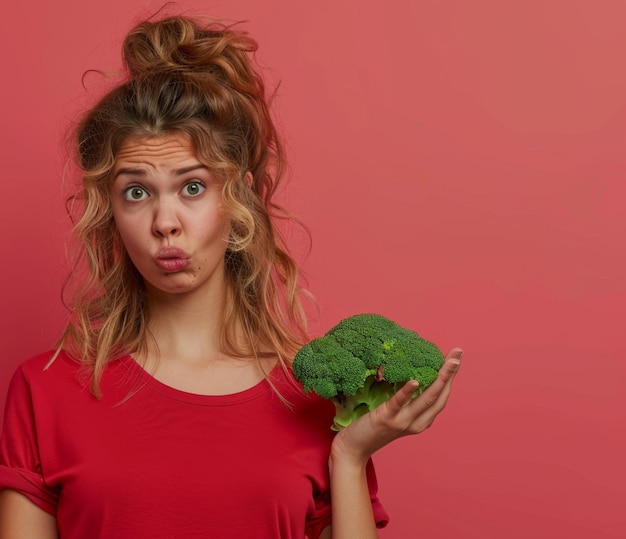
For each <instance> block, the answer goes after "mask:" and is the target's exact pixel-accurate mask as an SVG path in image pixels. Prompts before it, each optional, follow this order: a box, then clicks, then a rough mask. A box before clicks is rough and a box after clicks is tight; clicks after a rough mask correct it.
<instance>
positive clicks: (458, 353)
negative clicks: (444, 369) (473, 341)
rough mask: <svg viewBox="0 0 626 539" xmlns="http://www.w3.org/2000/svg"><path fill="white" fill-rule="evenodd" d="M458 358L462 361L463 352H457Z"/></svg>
mask: <svg viewBox="0 0 626 539" xmlns="http://www.w3.org/2000/svg"><path fill="white" fill-rule="evenodd" d="M456 357H457V359H461V358H462V357H463V350H461V351H460V352H457V353H456Z"/></svg>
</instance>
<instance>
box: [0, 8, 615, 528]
mask: <svg viewBox="0 0 626 539" xmlns="http://www.w3.org/2000/svg"><path fill="white" fill-rule="evenodd" d="M159 5H160V4H159V3H155V4H147V3H146V2H144V1H142V0H123V1H122V0H108V1H106V2H104V1H99V2H94V1H92V0H57V1H55V2H48V1H46V0H34V1H30V2H12V3H10V4H9V3H3V5H2V7H1V8H0V11H1V13H0V50H2V75H1V83H0V96H1V99H0V118H2V131H1V132H2V144H0V153H1V158H2V159H1V165H0V223H1V225H2V234H0V253H2V261H1V265H0V287H1V291H0V298H2V299H1V301H2V309H1V314H0V316H1V323H0V328H1V329H0V332H1V341H0V343H1V346H2V350H3V354H2V357H1V359H0V397H2V400H3V397H4V394H5V392H6V386H7V384H8V379H9V376H10V374H11V373H12V372H13V370H14V369H15V367H16V366H17V364H18V363H19V362H21V361H23V360H24V359H26V358H28V357H29V356H31V355H32V354H34V353H36V352H39V351H41V350H44V349H47V348H49V347H50V346H51V345H52V343H53V341H54V339H55V337H56V335H57V334H58V332H59V330H60V328H61V327H62V324H63V319H64V314H63V309H62V307H61V304H60V300H59V290H60V286H61V283H62V280H63V277H64V275H65V272H66V264H65V260H64V252H63V249H64V247H63V245H64V238H65V234H66V232H67V230H68V223H67V219H66V218H65V215H64V210H63V196H62V193H63V188H62V184H61V181H62V171H63V161H64V154H63V151H62V149H61V148H62V146H61V145H60V142H59V141H60V140H61V139H62V137H63V136H64V132H65V130H66V129H67V127H68V125H69V124H71V122H72V121H73V119H74V118H75V117H76V113H77V111H78V110H79V109H80V105H81V103H84V101H85V97H84V96H85V92H84V90H83V89H82V87H81V82H80V79H81V73H82V72H83V71H85V70H86V69H89V68H100V69H105V70H106V69H110V70H113V69H115V68H117V67H118V66H119V52H118V51H119V42H120V39H121V37H122V36H123V35H124V33H125V31H126V30H128V28H129V27H130V25H131V23H132V22H133V21H134V20H136V18H137V17H138V16H141V15H147V14H149V13H151V12H152V11H154V10H155V9H156V8H157V7H159ZM184 7H186V8H192V9H197V10H202V11H204V12H209V13H211V14H214V15H216V16H218V17H225V18H228V19H247V20H248V21H249V22H248V23H247V28H248V29H249V31H250V32H251V33H252V34H253V35H254V36H255V37H256V38H257V39H258V40H259V42H260V44H261V51H260V59H261V61H262V62H263V63H264V64H265V65H267V66H268V68H269V69H268V73H267V75H268V78H269V79H270V80H273V81H277V80H279V79H282V84H281V86H280V89H279V92H278V96H277V99H276V105H277V107H278V109H277V112H278V116H279V119H280V123H281V126H282V129H283V131H284V133H285V138H286V141H287V144H288V151H289V156H290V161H291V166H292V173H291V178H290V183H289V191H288V193H287V194H286V195H285V197H286V200H287V203H288V204H289V205H290V206H291V208H292V209H293V210H294V211H295V212H296V213H298V214H299V215H300V216H301V217H302V218H303V219H304V221H305V222H307V223H308V225H309V226H310V228H311V230H312V232H313V238H314V242H313V249H312V252H311V254H310V256H309V257H308V259H307V260H306V263H305V267H306V270H307V272H308V275H309V280H310V286H311V289H312V291H313V292H314V293H315V294H316V296H317V298H318V301H319V305H320V312H321V316H320V317H319V321H318V322H317V323H316V327H317V328H318V329H319V330H324V329H326V328H328V327H329V326H330V325H331V324H333V323H335V322H336V321H337V320H339V319H340V318H341V317H343V316H346V315H349V314H353V313H356V312H365V311H374V312H380V313H383V314H386V315H388V316H390V317H392V318H395V319H396V320H397V321H399V322H400V323H403V324H405V325H408V326H410V327H412V328H414V329H416V330H417V331H419V332H421V333H422V334H423V335H424V336H426V337H428V338H430V339H431V340H433V341H435V342H436V343H437V344H439V345H440V347H441V348H443V349H445V350H447V349H449V348H450V347H452V346H455V345H459V346H462V347H464V348H465V350H466V356H465V363H464V367H463V369H462V372H461V374H460V375H459V377H458V379H457V383H456V387H455V393H454V395H453V398H452V400H451V402H450V405H449V408H448V409H447V410H446V413H445V414H444V416H442V417H441V418H440V419H439V420H438V421H437V423H436V424H435V425H434V426H433V428H432V429H430V430H429V431H428V432H426V433H425V434H423V435H421V436H419V437H415V438H410V439H409V438H407V439H403V440H401V441H399V442H398V443H396V444H395V445H394V446H391V447H388V448H385V449H383V450H382V451H381V453H380V454H379V455H378V459H377V461H376V462H377V466H378V472H379V479H380V495H381V497H382V499H383V500H384V502H385V504H386V506H387V508H388V510H389V512H390V514H391V517H392V522H391V524H390V526H389V528H388V529H387V530H385V531H384V532H382V533H381V537H382V538H384V539H391V538H394V539H408V538H412V537H416V536H424V537H429V538H430V539H452V538H455V539H456V538H461V539H464V538H479V539H491V538H494V539H495V538H510V539H513V538H515V539H517V538H519V539H522V538H524V539H526V538H528V537H534V538H555V537H567V538H571V539H579V538H580V539H604V538H623V537H626V516H625V512H624V506H625V500H626V486H625V480H626V472H625V466H624V458H623V455H624V453H625V450H626V443H625V441H626V429H625V420H626V390H625V389H624V385H625V384H624V379H625V376H626V367H625V365H626V360H625V358H624V350H623V343H624V338H623V336H624V329H623V328H624V322H625V320H626V312H625V311H626V309H625V305H626V279H625V275H626V254H625V245H626V219H625V217H624V209H623V208H624V200H625V199H626V182H625V174H626V153H625V151H624V148H625V147H626V107H625V105H626V33H625V32H624V29H623V28H624V22H623V21H624V20H625V18H626V5H625V4H624V3H623V2H619V1H608V0H607V1H600V2H598V1H597V0H526V1H525V2H502V1H501V0H474V1H472V2H467V1H465V0H457V1H447V0H437V1H435V0H395V1H394V2H377V1H369V2H363V1H362V0H339V1H338V0H332V1H331V0H319V1H317V2H304V1H300V0H297V1H294V0H290V1H287V0H284V1H280V0H265V1H263V2H259V1H255V0H228V1H226V0H223V1H220V0H216V1H213V2H201V1H191V0H190V1H189V2H188V3H187V4H186V5H185V6H184ZM87 86H88V87H90V88H91V89H94V88H96V89H97V87H98V83H97V79H96V78H93V77H91V78H88V79H87Z"/></svg>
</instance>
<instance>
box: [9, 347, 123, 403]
mask: <svg viewBox="0 0 626 539" xmlns="http://www.w3.org/2000/svg"><path fill="white" fill-rule="evenodd" d="M116 363H118V360H112V361H111V362H110V363H109V364H108V365H107V367H106V368H105V369H106V371H110V370H111V367H112V366H113V364H116ZM91 373H92V368H91V366H90V365H88V364H86V363H83V362H81V361H79V360H78V359H75V358H74V357H72V356H71V355H70V354H68V353H67V352H66V351H64V350H61V351H59V352H57V351H55V350H48V351H46V352H42V353H40V354H37V355H35V356H32V357H30V358H29V359H27V360H25V361H23V362H22V363H20V364H19V365H18V366H17V368H16V369H15V372H14V375H13V385H15V384H18V385H25V386H27V387H28V388H30V391H31V392H39V391H43V392H45V393H46V394H48V396H49V397H53V395H52V394H53V393H55V392H60V393H61V394H62V393H63V392H64V391H67V390H68V389H70V388H76V387H77V386H78V387H79V388H80V389H84V388H87V387H88V386H89V383H90V379H91Z"/></svg>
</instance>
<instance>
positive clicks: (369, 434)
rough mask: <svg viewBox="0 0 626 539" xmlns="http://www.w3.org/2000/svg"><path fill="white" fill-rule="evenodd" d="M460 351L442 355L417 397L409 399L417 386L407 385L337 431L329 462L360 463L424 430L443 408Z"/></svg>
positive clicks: (456, 368) (448, 394)
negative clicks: (433, 376)
mask: <svg viewBox="0 0 626 539" xmlns="http://www.w3.org/2000/svg"><path fill="white" fill-rule="evenodd" d="M462 355H463V350H461V349H460V348H453V349H452V350H451V351H450V352H449V353H448V355H447V356H446V360H445V363H444V364H443V366H442V367H441V369H440V370H439V375H438V376H437V379H436V380H435V381H434V382H433V383H432V384H431V385H430V386H429V387H427V388H426V389H425V390H424V392H423V393H422V394H421V395H419V396H418V397H417V398H414V399H413V398H411V395H412V393H413V392H414V391H415V390H416V389H417V387H418V383H417V382H415V381H411V382H407V383H406V384H404V386H403V387H402V388H401V389H400V390H399V391H398V392H397V393H396V394H395V395H394V396H393V397H392V398H391V399H389V400H388V401H387V402H384V403H383V404H381V405H380V406H378V407H377V408H375V409H374V410H372V411H371V412H370V413H368V414H365V415H364V416H363V417H360V418H359V419H357V420H356V421H355V422H354V423H352V424H350V425H349V426H348V427H346V428H345V429H342V430H341V431H339V433H338V434H337V436H336V437H335V440H334V442H333V446H332V452H331V456H332V459H333V460H335V461H337V460H349V461H352V462H353V463H356V464H361V465H362V464H364V463H365V462H367V460H368V459H369V458H370V457H371V456H372V454H373V453H374V452H376V451H378V450H379V449H380V448H381V447H384V446H385V445H387V444H388V443H390V442H392V441H393V440H395V439H397V438H400V437H402V436H407V435H409V434H419V433H420V432H422V431H424V430H426V429H427V428H428V427H430V425H432V423H433V421H434V420H435V418H436V417H437V415H438V414H439V413H440V412H441V411H442V410H443V409H444V407H445V405H446V402H447V401H448V397H449V396H450V391H451V389H452V382H453V381H454V377H455V376H456V373H457V371H458V370H459V367H460V363H461V356H462Z"/></svg>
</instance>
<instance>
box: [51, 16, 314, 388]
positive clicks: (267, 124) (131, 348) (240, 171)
mask: <svg viewBox="0 0 626 539" xmlns="http://www.w3.org/2000/svg"><path fill="white" fill-rule="evenodd" d="M256 49H257V44H256V42H255V41H254V40H252V39H251V38H250V37H248V36H247V35H246V34H245V33H244V32H240V31H236V30H234V29H233V28H232V27H228V26H224V25H221V24H216V23H211V24H208V25H203V24H201V23H199V22H198V21H194V20H192V19H189V18H185V17H178V16H174V17H168V18H165V19H163V20H158V21H149V22H143V23H141V24H139V25H138V26H136V27H135V28H134V29H133V30H131V31H130V33H129V34H128V35H127V37H126V39H125V40H124V44H123V57H124V66H125V70H126V76H125V77H126V78H125V79H124V81H123V82H122V83H121V84H119V85H118V86H117V87H115V88H114V89H113V90H111V91H110V92H108V93H107V94H106V95H105V96H104V97H103V98H102V99H101V100H100V101H99V102H98V103H97V104H96V105H95V106H94V107H93V108H92V109H91V110H89V111H88V112H87V113H86V114H85V116H84V117H83V118H82V121H81V122H80V123H79V125H78V127H77V129H76V133H75V144H76V153H77V155H76V160H77V163H78V165H79V166H80V168H81V171H82V186H81V189H80V192H79V193H78V194H77V195H76V197H74V198H75V200H77V201H79V202H80V215H79V217H78V219H77V221H76V223H75V232H76V234H77V236H78V238H79V239H80V245H81V247H80V255H81V257H80V258H81V259H82V260H83V261H84V262H86V272H85V273H86V274H85V275H84V276H83V280H82V282H81V284H80V286H79V287H78V288H77V289H76V290H75V291H74V294H73V299H72V303H71V306H70V310H71V312H72V317H71V319H70V321H69V322H68V325H67V327H66V329H65V331H64V333H63V335H62V337H61V340H60V341H59V344H58V347H57V351H60V350H66V351H67V352H68V353H70V355H72V356H74V357H75V358H77V359H79V360H80V361H81V362H82V363H83V365H85V366H87V367H88V370H89V373H90V376H91V389H92V392H93V393H94V394H95V395H99V394H100V389H99V382H100V378H101V375H102V372H103V369H104V367H105V365H106V363H107V361H109V360H110V359H111V358H113V357H118V356H120V355H123V354H126V353H132V352H137V351H142V350H145V346H146V342H147V339H148V338H150V335H149V332H148V329H147V327H148V320H149V314H150V313H149V311H148V308H147V307H148V306H147V301H146V289H145V286H144V283H143V279H142V278H141V276H140V275H139V273H138V272H137V270H136V269H135V267H134V266H133V264H132V263H131V261H130V259H129V257H128V255H127V253H126V251H125V248H124V246H123V244H122V241H121V238H120V236H119V234H118V232H117V229H116V226H115V223H114V221H113V215H112V211H111V201H110V189H111V182H112V171H113V167H114V165H115V161H116V157H117V154H118V152H119V150H120V147H121V146H122V145H123V144H124V142H125V141H127V140H128V138H129V137H145V136H155V135H164V134H165V135H169V134H184V135H186V136H187V137H188V138H189V139H190V140H191V142H192V145H193V148H194V150H195V152H196V155H197V157H198V159H199V160H200V161H202V162H203V163H204V164H205V165H207V166H208V167H209V168H210V169H211V170H212V172H213V173H214V174H215V175H216V176H217V177H218V178H219V179H220V181H221V182H222V183H221V184H222V198H223V206H224V208H225V210H226V212H227V214H228V215H229V217H230V221H231V235H230V238H229V245H228V249H227V252H226V257H225V267H226V275H227V277H226V282H227V286H226V301H225V312H224V313H223V320H224V325H223V330H222V334H221V345H222V347H223V350H224V351H225V352H226V353H228V354H230V355H233V356H236V357H254V356H256V357H257V358H259V357H263V355H268V356H269V355H276V354H277V355H278V357H279V361H280V362H281V364H282V366H283V368H285V366H286V362H288V361H289V359H290V358H291V357H293V354H294V353H295V351H296V350H297V348H298V347H299V346H301V345H302V344H303V342H305V341H306V339H307V327H306V318H305V315H304V312H303V308H302V305H301V301H300V296H301V294H302V292H303V289H302V288H301V287H300V285H299V276H298V268H297V265H296V263H295V262H294V260H293V259H292V257H291V256H290V254H289V253H288V251H287V248H286V247H285V245H284V243H283V241H282V239H281V237H280V234H279V233H278V231H277V230H276V227H275V223H274V221H275V220H276V219H281V218H290V217H289V214H288V213H287V212H286V211H285V210H284V209H283V208H282V207H280V206H279V205H277V204H276V203H275V202H274V201H273V196H274V194H275V192H276V189H277V186H278V184H279V180H280V178H281V174H282V171H283V168H284V159H283V152H282V148H281V144H280V141H279V138H278V135H277V132H276V129H275V127H274V124H273V122H272V119H271V118H270V113H269V110H268V106H267V103H266V98H265V90H264V84H263V81H262V79H261V76H260V75H259V73H258V72H257V71H256V70H255V68H254V67H253V54H254V52H255V51H256ZM247 172H250V173H251V174H252V183H251V185H250V184H249V183H248V182H249V175H248V176H247V177H246V173H247ZM246 180H248V181H246ZM241 330H242V333H243V336H244V338H243V341H242V339H241V337H240V335H241V334H240V331H241ZM269 351H271V352H269Z"/></svg>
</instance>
